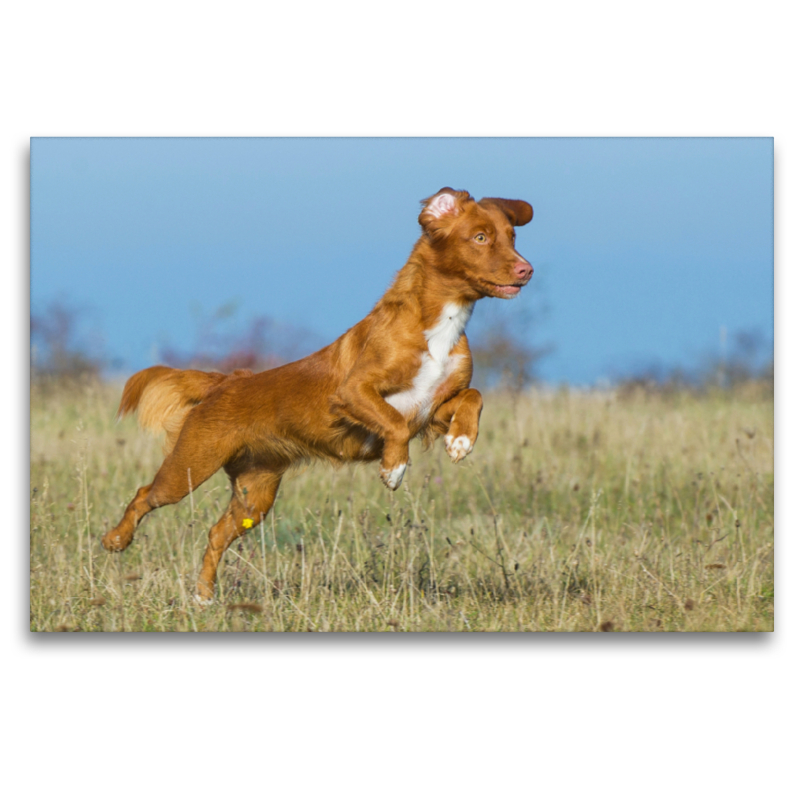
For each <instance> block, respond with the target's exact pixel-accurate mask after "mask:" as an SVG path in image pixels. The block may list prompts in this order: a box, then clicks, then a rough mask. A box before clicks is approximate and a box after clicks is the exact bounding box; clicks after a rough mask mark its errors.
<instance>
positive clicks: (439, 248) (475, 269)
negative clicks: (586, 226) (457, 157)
mask: <svg viewBox="0 0 800 800" xmlns="http://www.w3.org/2000/svg"><path fill="white" fill-rule="evenodd" d="M422 205H423V208H422V212H421V213H420V215H419V223H420V225H422V230H423V231H424V233H425V236H426V237H427V239H428V241H429V242H430V244H431V246H432V247H433V249H434V251H435V252H436V254H437V258H436V262H437V263H436V266H437V268H438V269H439V270H440V271H441V272H443V273H444V274H445V275H447V276H448V277H449V278H451V279H460V280H461V281H463V282H464V284H465V287H464V288H465V290H466V289H467V287H468V291H467V292H466V293H467V294H468V295H470V296H471V297H472V298H473V299H477V298H479V297H502V298H506V299H508V298H510V297H516V296H517V295H518V294H519V292H520V289H521V288H522V287H523V286H525V284H526V283H527V282H528V281H529V280H530V279H531V275H533V268H532V267H531V265H530V264H529V263H528V261H527V260H526V259H525V258H523V257H522V256H521V255H520V254H519V253H518V252H517V251H516V249H515V247H514V238H515V233H514V227H515V226H518V225H527V224H528V223H529V222H530V221H531V219H533V209H532V208H531V206H530V204H528V203H526V202H525V201H524V200H503V199H501V198H499V197H484V198H483V200H481V201H480V202H476V201H475V200H474V199H473V198H472V197H471V196H470V194H469V192H461V191H456V190H454V189H450V188H449V187H445V188H444V189H441V190H440V191H438V192H437V193H436V194H435V195H433V196H432V197H429V198H428V199H427V200H423V201H422Z"/></svg>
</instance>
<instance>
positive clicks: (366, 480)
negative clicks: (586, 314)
mask: <svg viewBox="0 0 800 800" xmlns="http://www.w3.org/2000/svg"><path fill="white" fill-rule="evenodd" d="M118 399H119V389H118V387H109V386H103V385H100V384H92V385H89V386H86V387H84V388H83V389H81V390H79V391H61V392H59V391H52V390H51V391H47V392H44V391H40V390H39V389H38V388H34V389H33V390H32V401H31V428H32V430H31V563H30V568H31V579H30V580H31V608H30V613H31V630H34V631H57V630H64V631H73V630H83V631H101V630H104V631H112V630H113V631H121V630H126V631H231V630H232V631H245V630H247V631H257V630H262V631H263V630H274V631H501V630H502V631H522V630H525V631H540V630H546V631H734V630H761V631H763V630H772V628H773V618H774V616H773V615H774V605H773V597H774V593H773V526H774V515H773V403H772V399H771V396H770V395H769V394H768V393H766V392H763V391H762V390H761V389H760V388H759V387H757V386H745V387H741V388H739V389H737V390H736V391H735V392H733V393H709V394H706V395H703V396H693V395H690V394H688V393H675V394H670V395H664V394H647V393H645V392H633V393H630V394H628V395H621V394H619V393H615V392H613V391H612V392H607V393H602V392H592V393H579V392H566V391H564V392H552V393H551V392H539V391H531V392H529V393H523V394H520V395H503V394H495V395H489V396H487V398H486V409H485V411H484V415H483V419H482V432H481V437H480V439H479V441H478V443H477V446H476V448H475V451H474V452H473V454H472V455H471V456H470V457H469V458H468V459H467V460H466V462H464V464H463V465H459V466H457V467H454V466H452V465H451V464H450V463H449V459H448V458H447V457H446V455H445V453H444V451H443V448H442V446H441V443H437V444H436V445H435V447H434V448H433V449H432V450H431V451H429V452H423V451H422V450H421V448H419V447H418V446H415V448H413V449H412V460H413V466H412V468H411V469H410V470H409V473H407V475H406V481H405V483H404V484H403V486H402V487H401V489H400V490H398V491H397V492H396V493H394V494H392V493H390V492H388V491H386V490H385V489H384V488H383V486H382V485H381V484H380V481H379V480H378V478H377V475H376V470H377V467H376V466H374V465H369V466H360V467H354V468H344V469H341V470H338V471H335V470H332V469H330V468H329V467H327V466H324V465H321V464H320V465H315V466H312V467H311V468H309V469H307V470H306V471H304V472H302V473H301V474H297V475H294V476H291V477H287V479H286V480H285V481H284V483H283V486H282V488H281V491H280V494H279V497H278V502H277V504H276V507H275V509H274V511H273V513H272V514H271V515H270V516H269V518H268V520H267V521H266V523H265V524H264V525H262V526H260V527H258V528H256V529H254V530H253V531H252V532H251V533H249V534H248V535H247V536H246V537H244V538H243V539H241V540H239V546H238V548H237V547H236V546H234V548H232V549H231V550H230V551H229V553H228V555H227V556H226V558H225V559H224V562H223V565H222V566H221V567H220V583H219V586H218V591H217V602H216V603H215V604H214V605H213V606H211V607H210V608H208V609H202V608H199V607H197V606H196V605H195V604H194V602H193V601H192V600H191V596H192V592H193V586H194V581H195V579H196V576H197V572H198V569H199V566H200V560H201V557H202V554H203V550H204V549H205V544H206V534H207V531H208V528H209V527H210V526H211V524H212V523H213V522H214V521H215V520H216V519H217V518H218V517H219V516H220V514H221V512H222V509H223V508H224V507H225V505H226V503H227V499H228V488H227V482H226V480H225V477H224V475H218V476H216V477H215V478H214V479H212V480H211V481H209V482H208V483H207V484H205V485H204V486H202V487H200V489H198V490H197V491H195V493H194V495H193V496H192V497H191V498H187V499H186V500H184V501H183V502H182V503H181V504H179V505H178V506H174V507H171V508H165V509H161V510H159V511H156V512H155V513H153V514H152V515H151V516H150V517H148V519H147V520H146V521H145V522H144V523H143V525H142V527H141V528H140V529H139V532H138V534H137V537H136V539H135V540H134V544H133V545H132V546H131V547H130V548H129V549H128V551H126V552H125V553H124V554H122V555H109V554H107V553H105V551H103V549H102V548H101V546H100V542H99V539H100V536H101V535H102V534H103V533H104V532H105V530H106V529H107V527H108V526H109V524H115V523H116V522H117V521H118V517H119V516H120V515H121V513H122V510H123V509H124V507H125V505H126V504H127V503H128V501H129V500H130V498H131V497H132V495H133V493H134V491H135V490H136V488H137V487H138V486H139V485H141V484H143V483H147V482H149V481H150V480H151V479H152V476H153V474H154V472H155V470H156V469H157V467H158V466H159V464H160V447H159V443H158V442H156V441H155V440H153V439H150V438H148V437H147V436H145V435H144V434H141V433H139V432H138V431H137V430H136V429H135V426H134V424H133V423H132V422H130V421H126V422H124V423H120V424H118V425H116V424H115V423H114V421H113V416H114V411H115V408H116V403H117V402H118Z"/></svg>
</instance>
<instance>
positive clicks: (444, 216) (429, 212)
mask: <svg viewBox="0 0 800 800" xmlns="http://www.w3.org/2000/svg"><path fill="white" fill-rule="evenodd" d="M469 200H472V197H471V196H470V193H469V192H462V191H457V190H456V189H451V188H450V187H449V186H445V187H444V189H439V191H438V192H436V194H435V195H432V196H431V197H429V198H427V199H426V200H423V201H422V211H421V212H420V215H419V224H420V225H422V227H423V228H424V229H425V230H426V231H427V230H430V229H433V228H441V227H442V225H441V224H440V223H447V222H449V221H450V220H452V219H454V218H455V217H457V216H458V215H459V214H461V212H462V211H463V210H464V203H466V202H467V201H469Z"/></svg>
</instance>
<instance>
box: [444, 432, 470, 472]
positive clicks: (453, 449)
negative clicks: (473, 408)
mask: <svg viewBox="0 0 800 800" xmlns="http://www.w3.org/2000/svg"><path fill="white" fill-rule="evenodd" d="M444 449H445V450H447V455H449V456H450V458H452V459H453V463H454V464H457V463H458V462H459V461H461V459H462V458H464V457H466V456H468V455H469V454H470V453H471V452H472V442H471V441H470V438H469V436H463V435H462V436H455V437H453V436H451V435H450V434H449V433H448V434H447V436H445V437H444Z"/></svg>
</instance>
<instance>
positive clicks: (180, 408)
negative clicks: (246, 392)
mask: <svg viewBox="0 0 800 800" xmlns="http://www.w3.org/2000/svg"><path fill="white" fill-rule="evenodd" d="M234 374H235V375H236V376H237V377H238V376H241V375H242V374H252V373H250V372H249V370H248V371H245V370H237V372H236V373H234ZM229 377H231V376H229V375H224V374H223V373H221V372H201V371H200V370H196V369H173V368H172V367H148V368H147V369H143V370H142V371H141V372H137V373H136V374H135V375H132V376H131V377H130V378H129V379H128V382H127V383H126V384H125V388H124V389H123V390H122V400H120V403H119V410H118V411H117V419H122V417H124V416H126V415H128V414H132V413H133V412H136V414H137V417H138V421H139V425H140V426H141V427H142V428H143V429H144V430H146V431H150V432H151V433H160V432H161V431H162V430H163V431H164V432H165V433H166V434H167V436H166V439H165V440H164V455H167V454H168V453H169V452H170V451H171V450H172V448H173V447H174V446H175V442H176V441H177V440H178V436H179V435H180V432H181V428H182V427H183V423H184V421H185V420H186V415H187V414H188V413H189V412H190V411H191V410H192V409H193V408H194V407H195V406H196V405H198V404H199V403H202V402H203V400H204V399H205V397H206V396H207V395H208V393H209V392H210V391H211V390H212V389H213V388H215V387H216V386H218V385H219V384H220V383H222V382H223V381H224V380H226V379H227V378H229Z"/></svg>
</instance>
